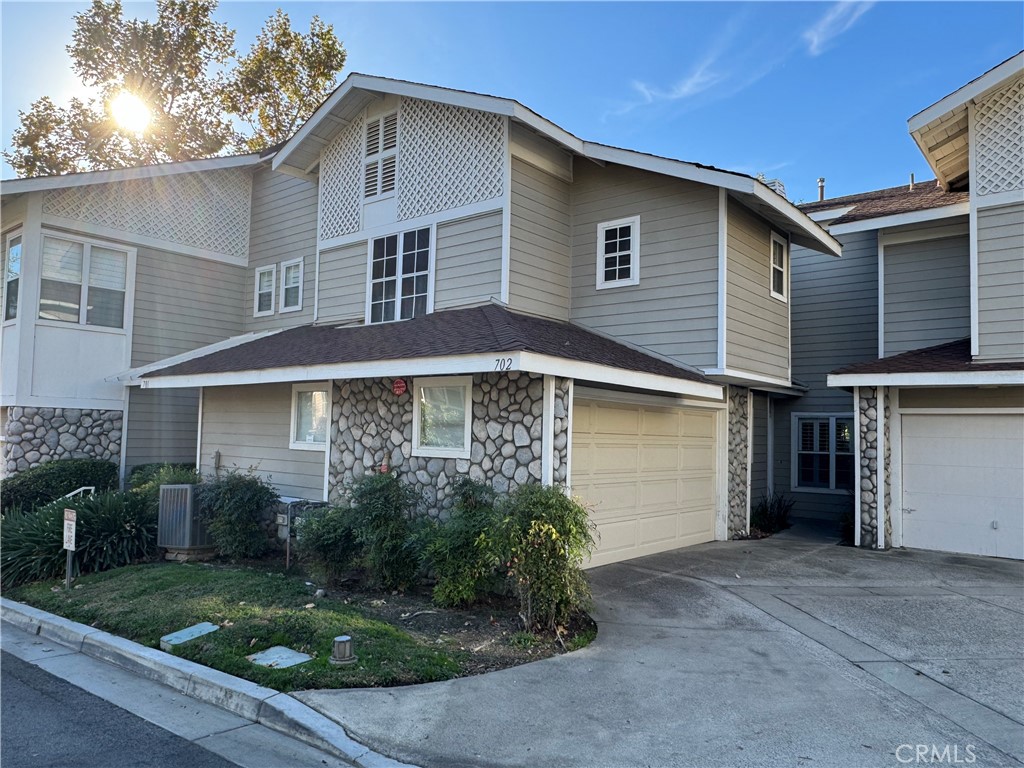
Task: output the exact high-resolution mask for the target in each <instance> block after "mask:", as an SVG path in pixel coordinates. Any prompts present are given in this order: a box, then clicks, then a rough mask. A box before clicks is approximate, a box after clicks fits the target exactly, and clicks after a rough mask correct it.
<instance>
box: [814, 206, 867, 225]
mask: <svg viewBox="0 0 1024 768" xmlns="http://www.w3.org/2000/svg"><path fill="white" fill-rule="evenodd" d="M854 208H856V206H855V205H845V206H842V207H841V208H829V209H828V210H824V211H814V212H812V213H808V214H807V218H809V219H810V220H811V221H814V222H818V223H820V222H823V221H832V219H838V218H839V217H840V216H845V215H846V214H848V213H849V212H850V211H852V210H853V209H854Z"/></svg>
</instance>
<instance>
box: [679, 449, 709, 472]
mask: <svg viewBox="0 0 1024 768" xmlns="http://www.w3.org/2000/svg"><path fill="white" fill-rule="evenodd" d="M682 453H683V456H682V466H683V467H685V468H686V469H688V470H701V471H708V472H711V471H714V468H715V446H714V445H692V446H686V445H684V446H683V451H682Z"/></svg>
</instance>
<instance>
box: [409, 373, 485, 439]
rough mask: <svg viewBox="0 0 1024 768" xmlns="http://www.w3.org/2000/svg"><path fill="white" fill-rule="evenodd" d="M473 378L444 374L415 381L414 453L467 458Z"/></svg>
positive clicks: (413, 408) (471, 416)
mask: <svg viewBox="0 0 1024 768" xmlns="http://www.w3.org/2000/svg"><path fill="white" fill-rule="evenodd" d="M472 419H473V377H472V376H443V377H435V378H426V379H416V380H415V381H414V383H413V407H412V453H413V456H437V457H440V458H445V459H468V458H469V449H470V427H471V426H472Z"/></svg>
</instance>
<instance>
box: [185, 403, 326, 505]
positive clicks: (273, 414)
mask: <svg viewBox="0 0 1024 768" xmlns="http://www.w3.org/2000/svg"><path fill="white" fill-rule="evenodd" d="M291 397H292V388H291V385H290V384H261V385H255V386H245V387H207V388H206V389H205V390H204V392H203V443H202V461H201V467H200V469H201V471H202V473H203V474H204V475H212V474H213V473H214V467H213V454H214V451H220V454H221V459H220V467H221V471H222V472H223V471H226V470H230V469H236V468H237V469H240V470H242V471H246V470H248V469H249V468H252V469H253V471H255V472H256V474H258V475H260V476H261V477H263V478H264V479H266V480H267V481H268V482H270V483H271V484H273V486H274V487H275V488H277V490H278V492H279V493H280V494H281V495H282V496H292V497H296V498H302V499H313V500H321V499H323V496H324V452H323V451H296V450H292V449H290V448H289V447H288V443H289V440H288V431H289V429H290V428H291Z"/></svg>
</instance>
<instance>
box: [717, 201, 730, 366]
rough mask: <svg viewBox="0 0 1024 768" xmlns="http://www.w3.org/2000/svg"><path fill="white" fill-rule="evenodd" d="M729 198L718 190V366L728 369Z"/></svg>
mask: <svg viewBox="0 0 1024 768" xmlns="http://www.w3.org/2000/svg"><path fill="white" fill-rule="evenodd" d="M728 214H729V200H728V196H727V194H726V192H725V190H724V189H719V190H718V367H717V370H720V371H724V370H726V337H725V334H726V323H727V320H728V314H727V313H726V301H727V297H728V290H727V284H728V283H727V281H728V278H729V218H728Z"/></svg>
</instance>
